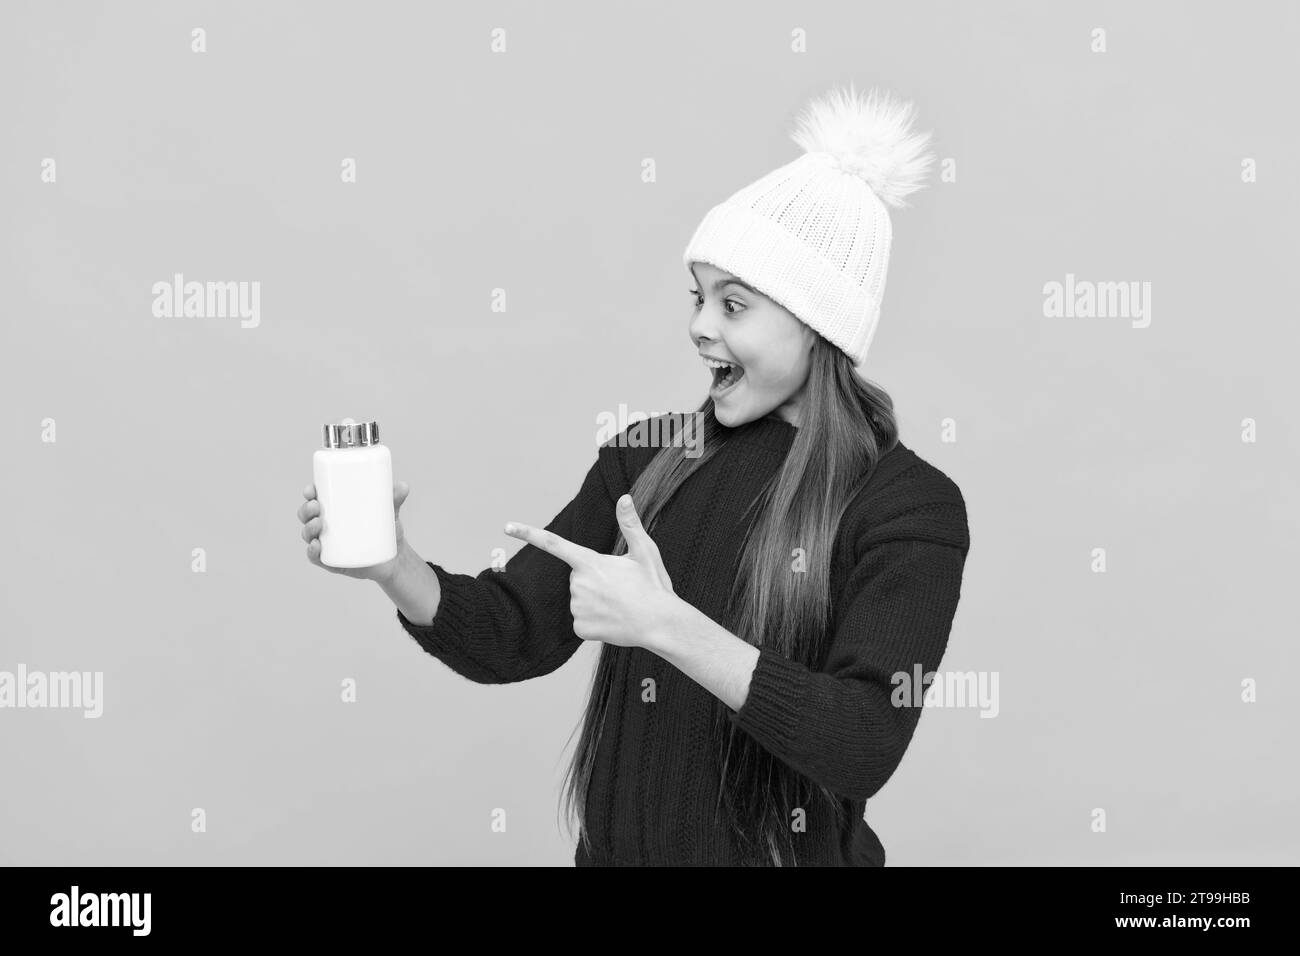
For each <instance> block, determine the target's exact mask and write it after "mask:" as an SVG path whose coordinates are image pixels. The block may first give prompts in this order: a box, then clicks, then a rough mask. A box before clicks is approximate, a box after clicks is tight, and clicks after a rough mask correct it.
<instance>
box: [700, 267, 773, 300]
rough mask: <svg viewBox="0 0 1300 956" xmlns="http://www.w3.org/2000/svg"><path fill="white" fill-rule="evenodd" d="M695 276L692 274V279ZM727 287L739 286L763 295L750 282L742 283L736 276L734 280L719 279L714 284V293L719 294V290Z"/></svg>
mask: <svg viewBox="0 0 1300 956" xmlns="http://www.w3.org/2000/svg"><path fill="white" fill-rule="evenodd" d="M694 276H695V273H694V272H692V273H691V277H692V278H694ZM695 281H696V282H699V280H698V279H696V280H695ZM725 285H738V286H740V287H741V288H742V289H748V290H749V291H750V292H752V293H754V295H762V293H761V292H759V291H758V290H757V289H755V288H754V287H753V286H752V285H750V284H749V283H748V282H741V281H740V280H739V279H737V278H735V277H734V276H733V277H732V278H729V279H719V280H718V281H717V282H715V283H713V291H714V292H717V291H718V290H719V289H721V288H722V287H723V286H725Z"/></svg>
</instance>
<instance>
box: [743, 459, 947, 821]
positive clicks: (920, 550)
mask: <svg viewBox="0 0 1300 956" xmlns="http://www.w3.org/2000/svg"><path fill="white" fill-rule="evenodd" d="M940 474H941V473H940ZM943 481H944V482H947V479H946V478H944V479H943ZM951 489H952V491H953V492H954V493H955V495H956V496H955V498H954V497H953V496H952V495H951V494H950V495H948V496H947V500H946V501H940V502H937V503H929V504H926V505H921V506H919V507H918V506H916V505H915V504H914V503H904V506H903V507H901V508H899V509H898V513H896V514H895V515H894V516H892V517H889V518H887V519H885V520H883V521H874V522H864V523H870V524H871V530H870V531H865V532H862V533H861V534H860V535H859V536H858V538H857V541H858V543H857V545H855V548H854V554H855V555H857V557H856V559H855V563H854V565H853V567H852V570H851V572H850V574H849V577H848V579H847V583H846V584H845V585H844V587H843V593H844V597H843V599H842V602H841V606H842V608H843V610H842V612H839V613H837V614H836V621H835V623H834V633H833V637H832V642H831V647H830V650H829V653H828V655H827V658H826V664H825V667H824V668H822V669H821V670H817V671H814V670H811V669H809V668H808V667H806V666H804V665H803V664H800V663H797V662H795V661H792V660H790V659H788V658H786V657H785V656H783V655H782V654H781V653H779V652H777V651H774V650H772V649H771V648H770V647H762V648H760V649H759V658H758V662H757V664H756V665H755V668H754V672H753V675H752V676H751V678H750V686H749V692H748V696H747V697H746V698H745V702H744V704H743V705H742V706H741V708H740V710H739V711H734V712H731V713H730V714H729V719H730V720H731V721H732V722H733V723H734V724H736V725H737V726H739V727H740V728H742V729H743V730H745V731H746V732H747V733H749V734H750V735H751V736H752V737H754V739H755V740H757V741H758V743H759V744H761V745H762V746H763V747H764V748H766V749H767V750H768V751H769V752H771V753H772V754H773V755H774V756H776V757H777V758H778V759H780V760H782V761H783V762H785V763H786V764H788V765H789V766H791V767H793V768H794V769H795V770H797V771H798V772H800V773H802V774H803V775H804V776H806V777H808V778H810V779H811V780H813V781H814V782H816V783H819V784H821V785H823V786H825V787H826V788H827V789H828V790H830V791H831V792H832V793H836V794H839V795H841V796H843V797H846V798H850V799H856V800H866V799H869V798H870V797H871V796H873V795H874V794H875V793H876V792H877V791H878V790H880V788H881V787H883V786H884V785H885V783H886V782H887V781H888V780H889V778H890V776H891V775H892V774H893V773H894V770H895V769H896V768H897V767H898V765H899V763H900V761H901V760H902V759H903V753H904V751H906V749H907V746H908V743H909V742H910V741H911V739H912V735H913V733H914V731H915V730H916V726H917V723H918V721H919V720H920V716H921V708H920V707H915V706H895V705H894V703H893V702H892V699H891V698H892V695H893V694H894V693H895V689H896V686H897V685H896V683H895V682H894V681H893V677H894V675H895V674H899V673H904V674H907V675H908V678H909V679H910V678H911V677H913V675H914V669H915V668H916V667H917V666H919V667H920V670H921V673H922V674H929V673H930V672H933V671H937V670H938V667H939V663H940V661H941V660H942V658H943V654H944V651H945V649H946V647H947V643H948V636H949V632H950V630H951V627H952V622H953V618H954V616H955V614H956V610H957V603H958V599H959V598H960V595H961V579H962V571H963V567H964V565H965V561H966V554H967V552H968V550H969V538H968V536H967V527H966V512H965V506H964V503H963V502H962V501H961V498H960V493H959V492H956V486H955V485H952V486H951ZM927 686H928V684H927Z"/></svg>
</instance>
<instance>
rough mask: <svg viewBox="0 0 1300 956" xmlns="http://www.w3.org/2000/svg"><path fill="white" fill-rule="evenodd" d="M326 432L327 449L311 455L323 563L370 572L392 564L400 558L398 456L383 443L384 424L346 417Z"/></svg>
mask: <svg viewBox="0 0 1300 956" xmlns="http://www.w3.org/2000/svg"><path fill="white" fill-rule="evenodd" d="M322 431H323V433H324V439H325V447H324V448H319V449H317V450H316V452H315V454H314V455H313V456H312V474H313V475H314V479H315V482H316V500H317V501H319V502H320V514H321V529H320V560H321V563H322V564H327V565H329V566H330V567H332V568H368V567H370V566H371V565H375V564H382V563H383V562H384V561H391V560H392V559H393V558H395V557H396V556H397V527H396V514H395V512H394V509H393V456H392V454H391V453H390V452H389V451H388V448H387V446H385V445H381V444H379V423H378V422H373V421H371V422H354V421H353V420H352V419H350V418H345V419H343V421H342V422H341V423H339V424H337V425H325V426H323V427H322Z"/></svg>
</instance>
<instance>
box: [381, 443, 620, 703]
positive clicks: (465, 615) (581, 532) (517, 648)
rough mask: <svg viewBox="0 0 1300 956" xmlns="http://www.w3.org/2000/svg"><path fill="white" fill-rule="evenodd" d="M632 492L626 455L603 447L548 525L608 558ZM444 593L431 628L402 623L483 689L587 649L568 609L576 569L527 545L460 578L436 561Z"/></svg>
mask: <svg viewBox="0 0 1300 956" xmlns="http://www.w3.org/2000/svg"><path fill="white" fill-rule="evenodd" d="M627 490H628V481H627V475H626V474H625V472H624V467H623V464H622V462H621V459H620V450H619V449H618V448H617V447H615V446H614V445H612V444H609V443H607V444H605V445H602V446H601V447H600V448H599V450H598V452H597V456H596V462H595V464H593V465H592V466H591V469H590V471H588V472H587V477H586V479H585V480H584V481H583V483H582V488H581V489H580V490H579V491H578V494H577V496H576V497H574V499H573V500H572V501H570V502H569V503H568V504H567V505H566V506H565V507H564V509H563V510H562V511H561V512H560V513H559V514H558V515H556V517H555V518H554V519H553V520H552V521H551V522H550V524H548V525H546V530H548V531H553V532H554V533H555V534H558V535H560V536H561V537H563V538H566V539H568V540H569V541H573V542H575V543H577V544H581V545H584V546H585V547H588V548H591V549H593V550H595V551H599V552H601V553H602V554H604V553H608V552H609V551H610V550H611V549H612V548H613V547H614V541H615V539H616V535H617V533H618V526H617V523H616V519H615V516H614V503H615V502H616V501H617V500H618V498H619V496H620V495H622V494H623V493H624V492H625V491H627ZM426 563H427V564H428V565H429V567H430V568H432V569H433V571H434V573H435V574H436V575H437V576H438V585H439V587H440V588H441V589H442V593H441V597H440V598H439V601H438V609H437V611H436V612H435V614H434V616H433V620H432V621H431V622H429V623H428V624H423V623H419V624H417V623H414V622H412V621H410V620H408V619H407V617H406V615H404V614H403V613H402V612H401V611H400V610H399V611H397V618H398V621H399V622H400V623H401V625H402V627H404V628H405V629H406V632H407V633H408V634H410V635H411V637H413V638H414V639H415V640H416V642H417V643H418V644H419V645H420V647H422V648H423V649H424V650H425V651H427V652H428V653H430V654H432V655H433V656H434V657H436V658H438V659H439V660H441V661H442V662H443V663H444V664H446V665H447V666H448V667H450V668H451V669H452V670H454V671H455V672H456V673H458V674H460V675H461V676H463V677H466V678H468V679H469V680H472V681H475V682H476V683H480V684H508V683H513V682H515V681H522V680H528V679H530V678H533V677H540V676H542V675H544V674H549V673H551V672H552V671H554V670H557V669H558V668H559V667H560V666H561V665H563V664H564V663H565V662H566V661H567V660H568V659H569V658H570V657H572V656H573V654H574V652H575V651H577V649H578V648H579V647H580V646H582V643H583V642H582V639H581V638H579V637H578V636H577V635H576V634H574V633H573V615H572V614H571V613H570V611H569V566H568V565H567V564H565V563H564V562H563V561H561V560H560V559H559V558H557V557H555V556H554V555H551V554H548V553H546V552H545V551H542V550H541V549H539V548H536V547H534V546H533V545H531V544H525V545H524V546H523V547H522V548H520V549H519V550H518V551H517V552H515V554H514V556H513V557H511V558H510V560H509V561H507V562H506V563H505V565H504V566H503V567H502V568H500V569H499V570H497V569H493V568H488V569H486V570H484V571H481V572H479V573H478V574H477V575H473V576H471V575H468V574H457V573H454V572H451V571H448V570H446V569H445V568H443V567H441V566H440V565H437V564H434V563H433V562H432V561H427V562H426Z"/></svg>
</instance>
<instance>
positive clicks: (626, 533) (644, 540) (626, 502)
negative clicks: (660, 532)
mask: <svg viewBox="0 0 1300 956" xmlns="http://www.w3.org/2000/svg"><path fill="white" fill-rule="evenodd" d="M616 510H617V511H618V526H619V527H620V528H622V529H623V537H624V538H626V539H627V553H628V554H629V555H631V556H632V557H633V558H636V559H637V560H638V561H641V562H643V563H648V564H650V565H652V566H654V565H657V564H659V548H658V546H657V545H656V544H655V543H654V539H652V538H651V537H650V534H649V532H647V531H646V529H645V527H644V526H643V525H642V524H641V516H640V515H638V514H637V513H636V505H635V504H634V503H633V502H632V496H631V495H623V496H622V497H621V498H619V499H618V506H617V509H616Z"/></svg>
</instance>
